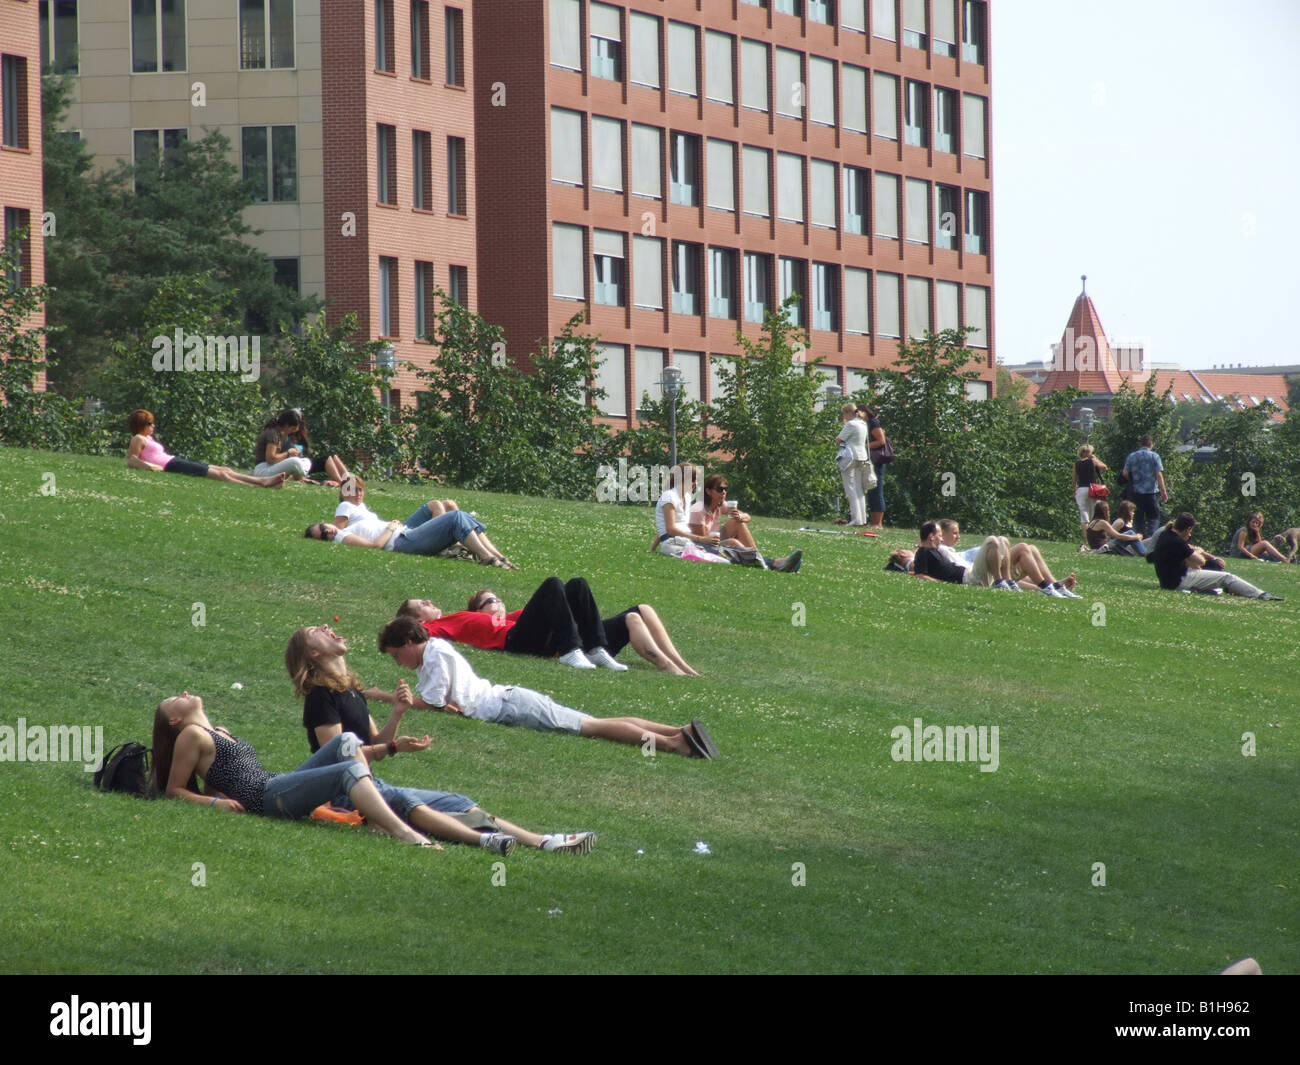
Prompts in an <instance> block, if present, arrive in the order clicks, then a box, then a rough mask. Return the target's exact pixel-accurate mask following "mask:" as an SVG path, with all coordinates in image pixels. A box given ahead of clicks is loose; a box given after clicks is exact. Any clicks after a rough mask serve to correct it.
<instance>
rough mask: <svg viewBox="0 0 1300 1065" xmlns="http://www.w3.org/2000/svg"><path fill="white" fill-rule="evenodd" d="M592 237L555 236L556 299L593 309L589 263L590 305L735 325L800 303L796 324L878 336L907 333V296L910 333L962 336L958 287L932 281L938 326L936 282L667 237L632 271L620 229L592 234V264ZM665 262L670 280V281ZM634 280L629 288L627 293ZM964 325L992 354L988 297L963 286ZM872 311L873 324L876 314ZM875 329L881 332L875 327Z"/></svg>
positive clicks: (637, 246)
mask: <svg viewBox="0 0 1300 1065" xmlns="http://www.w3.org/2000/svg"><path fill="white" fill-rule="evenodd" d="M587 237H588V235H587V231H586V229H585V228H584V227H582V226H571V225H565V224H562V223H558V222H557V223H555V224H554V225H553V226H552V229H551V240H552V270H551V273H552V278H553V282H554V285H553V294H554V295H555V297H556V298H558V299H568V300H580V301H586V300H587V299H588V298H589V297H588V293H587V270H586V264H587V263H588V262H590V264H591V295H590V299H591V301H592V302H593V303H596V304H602V305H606V306H613V307H625V306H628V305H629V304H630V305H631V306H634V307H637V308H641V309H644V310H652V311H662V310H664V309H665V303H666V301H667V300H669V299H671V303H670V304H669V306H671V308H672V311H673V313H674V314H684V315H701V314H707V316H708V317H710V318H719V319H724V320H728V321H738V320H743V321H746V322H757V323H761V322H763V321H764V320H765V318H766V316H767V315H768V314H769V313H771V312H772V311H774V310H775V309H776V308H777V307H779V306H781V305H782V304H784V302H785V300H786V299H787V297H789V296H791V295H797V296H798V297H799V300H798V302H797V303H795V304H794V305H793V307H792V308H791V309H790V311H789V312H788V313H789V315H790V319H791V321H792V323H793V324H795V325H798V326H801V327H804V328H812V329H816V330H821V331H825V332H832V333H834V332H841V331H842V332H845V333H855V334H860V335H864V336H865V335H869V334H871V333H872V332H873V331H874V333H875V335H876V336H881V337H898V336H901V335H902V331H901V328H900V326H901V323H902V322H903V321H904V317H903V315H902V307H903V304H902V303H901V302H900V301H901V300H902V298H903V297H904V296H906V307H907V313H906V319H905V320H906V322H907V326H908V330H907V331H908V334H909V335H912V336H917V335H920V334H921V333H922V332H924V331H925V330H926V329H930V328H932V322H933V328H934V329H935V330H936V331H938V330H941V329H950V328H955V327H957V326H958V325H960V324H962V323H961V322H960V321H959V320H958V319H959V314H958V302H959V298H958V297H959V290H960V288H961V286H960V285H959V284H957V283H956V282H950V281H936V282H934V283H933V284H934V286H935V287H934V318H933V319H932V318H931V315H930V310H931V291H930V288H931V280H930V279H929V278H925V277H907V278H906V283H905V284H904V278H903V276H902V275H900V274H894V273H887V272H884V271H876V272H875V283H874V289H873V284H872V271H870V270H864V269H861V268H859V267H854V266H844V267H841V266H840V265H839V264H838V263H824V262H812V263H809V262H808V261H807V260H805V259H796V258H791V257H788V256H784V255H782V256H773V255H770V254H767V253H763V252H740V251H738V250H737V249H735V248H720V247H716V246H712V245H709V246H706V245H703V244H695V243H692V242H690V241H684V240H674V241H668V240H666V239H665V238H662V237H643V236H633V237H632V248H631V252H632V268H631V270H630V271H629V270H628V268H627V246H626V237H625V235H624V234H622V233H617V232H614V231H613V230H606V229H595V230H592V231H591V234H590V252H591V254H590V259H588V257H587V255H586V253H585V251H584V243H585V241H586V240H587ZM665 256H667V264H668V268H669V271H668V277H667V278H665V271H664V266H665ZM629 282H630V290H629ZM966 293H967V300H966V322H965V324H967V325H972V326H975V327H976V329H977V333H975V334H974V335H973V337H972V339H971V341H970V343H971V344H972V345H973V346H975V347H984V346H986V343H987V342H986V340H985V339H984V337H985V328H986V325H987V305H988V304H987V294H988V289H987V288H985V287H983V286H979V285H967V286H966ZM873 306H874V308H875V313H874V316H873V313H872V307H873ZM873 321H874V323H875V324H874V329H873V325H872V323H873Z"/></svg>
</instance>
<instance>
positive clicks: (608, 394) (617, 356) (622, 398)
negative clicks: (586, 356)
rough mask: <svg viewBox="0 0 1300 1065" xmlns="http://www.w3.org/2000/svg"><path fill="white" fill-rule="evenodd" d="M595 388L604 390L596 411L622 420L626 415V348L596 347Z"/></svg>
mask: <svg viewBox="0 0 1300 1065" xmlns="http://www.w3.org/2000/svg"><path fill="white" fill-rule="evenodd" d="M596 352H597V354H596V360H597V364H596V386H597V387H598V388H603V389H604V390H605V398H604V399H602V400H600V401H599V405H598V407H597V409H598V410H599V411H600V413H601V414H608V415H610V416H611V417H616V418H622V417H624V416H626V414H627V348H626V347H625V346H624V345H622V344H597V345H596Z"/></svg>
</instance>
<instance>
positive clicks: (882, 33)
mask: <svg viewBox="0 0 1300 1065" xmlns="http://www.w3.org/2000/svg"><path fill="white" fill-rule="evenodd" d="M871 35H872V36H873V37H879V38H881V40H885V41H896V40H898V23H897V21H896V20H895V18H894V0H871Z"/></svg>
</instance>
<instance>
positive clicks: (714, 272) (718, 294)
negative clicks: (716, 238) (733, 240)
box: [709, 248, 736, 318]
mask: <svg viewBox="0 0 1300 1065" xmlns="http://www.w3.org/2000/svg"><path fill="white" fill-rule="evenodd" d="M709 317H710V318H735V317H736V253H735V252H734V251H732V250H731V249H730V248H710V249H709Z"/></svg>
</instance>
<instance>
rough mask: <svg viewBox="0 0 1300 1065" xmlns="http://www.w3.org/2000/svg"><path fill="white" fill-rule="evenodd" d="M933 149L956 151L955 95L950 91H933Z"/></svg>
mask: <svg viewBox="0 0 1300 1065" xmlns="http://www.w3.org/2000/svg"><path fill="white" fill-rule="evenodd" d="M934 149H935V151H937V152H956V151H957V94H956V93H955V92H953V90H952V89H935V90H934Z"/></svg>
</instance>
